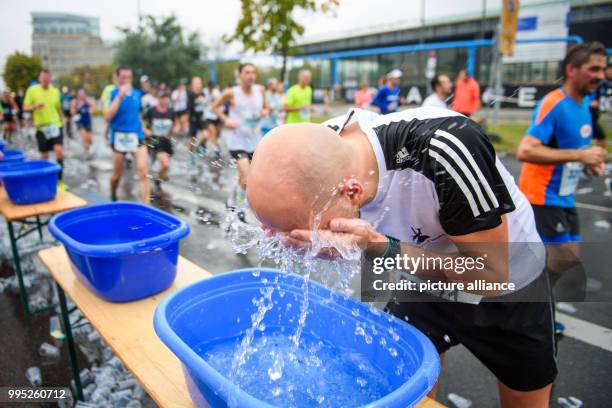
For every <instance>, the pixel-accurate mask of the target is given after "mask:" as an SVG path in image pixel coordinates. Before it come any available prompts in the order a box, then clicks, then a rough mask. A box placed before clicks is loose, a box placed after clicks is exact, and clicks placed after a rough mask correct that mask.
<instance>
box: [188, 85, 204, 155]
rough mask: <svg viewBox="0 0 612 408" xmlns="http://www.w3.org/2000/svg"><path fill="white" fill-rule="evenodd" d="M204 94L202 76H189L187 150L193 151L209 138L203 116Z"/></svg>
mask: <svg viewBox="0 0 612 408" xmlns="http://www.w3.org/2000/svg"><path fill="white" fill-rule="evenodd" d="M206 103H207V100H206V95H205V94H204V88H203V85H202V78H200V77H198V76H194V77H193V78H191V90H190V91H189V92H188V93H187V111H188V113H189V135H190V136H191V140H190V142H189V146H188V148H189V151H190V152H193V151H195V149H197V148H198V147H200V146H201V145H205V144H206V141H207V140H208V138H209V133H208V132H207V128H208V123H207V122H206V118H205V117H204V111H205V110H206Z"/></svg>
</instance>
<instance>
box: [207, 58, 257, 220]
mask: <svg viewBox="0 0 612 408" xmlns="http://www.w3.org/2000/svg"><path fill="white" fill-rule="evenodd" d="M237 74H238V85H235V86H233V87H231V88H226V89H225V91H223V94H221V97H219V99H217V100H216V101H215V103H214V104H213V110H214V111H215V113H216V114H217V116H218V117H219V118H220V119H221V120H222V122H223V125H224V126H225V128H226V134H227V139H226V142H227V147H228V149H229V152H230V155H231V156H232V158H233V159H234V160H236V165H237V167H238V173H239V176H238V184H237V185H236V187H235V188H234V191H233V194H232V195H231V196H230V198H229V200H228V208H230V209H232V210H237V209H238V212H237V214H238V217H239V218H240V219H241V220H243V221H244V213H243V212H242V210H240V209H239V208H240V207H241V206H242V204H243V203H244V201H245V194H244V191H245V189H246V182H247V177H248V174H249V168H250V163H251V159H252V158H253V152H254V151H255V146H257V143H259V141H260V140H261V123H260V121H261V119H262V117H264V116H266V115H268V113H269V112H268V107H267V102H266V96H265V92H264V89H263V87H262V86H261V85H258V84H256V83H255V81H256V79H257V70H256V68H255V65H253V64H251V63H241V64H240V65H239V66H238V70H237ZM226 103H229V105H230V107H229V114H226V113H225V111H224V106H225V104H226Z"/></svg>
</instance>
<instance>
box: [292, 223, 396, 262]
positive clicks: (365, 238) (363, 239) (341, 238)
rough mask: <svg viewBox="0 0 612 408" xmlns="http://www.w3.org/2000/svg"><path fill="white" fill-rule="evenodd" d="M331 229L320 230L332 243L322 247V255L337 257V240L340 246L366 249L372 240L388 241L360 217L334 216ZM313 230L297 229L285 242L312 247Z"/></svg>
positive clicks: (323, 236) (298, 247)
mask: <svg viewBox="0 0 612 408" xmlns="http://www.w3.org/2000/svg"><path fill="white" fill-rule="evenodd" d="M329 228H330V229H329V230H321V231H318V232H317V234H320V235H321V237H322V238H323V239H324V240H325V241H327V242H330V243H331V244H332V246H331V247H327V248H322V250H321V252H320V253H319V256H320V257H323V258H328V259H329V258H331V259H335V258H338V257H340V256H341V255H340V253H339V252H338V251H337V250H336V249H335V248H334V247H333V243H334V242H336V243H337V244H338V246H340V247H349V246H358V247H359V248H360V249H362V250H365V249H366V248H367V247H368V244H370V243H372V242H380V243H384V242H387V237H385V236H384V235H382V234H380V233H378V232H376V231H375V230H374V228H373V227H372V225H370V223H369V222H367V221H364V220H362V219H359V218H334V219H333V220H331V222H330V224H329ZM312 235H313V231H311V230H304V229H296V230H293V231H291V232H290V233H289V234H288V235H287V236H286V237H285V238H284V240H283V241H284V243H285V244H286V245H291V246H293V247H294V248H297V249H303V250H306V249H308V248H310V247H311V244H312V242H311V240H312Z"/></svg>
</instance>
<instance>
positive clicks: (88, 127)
mask: <svg viewBox="0 0 612 408" xmlns="http://www.w3.org/2000/svg"><path fill="white" fill-rule="evenodd" d="M77 128H78V129H79V130H81V129H85V130H86V131H88V132H91V122H89V123H81V122H77Z"/></svg>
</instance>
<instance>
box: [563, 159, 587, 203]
mask: <svg viewBox="0 0 612 408" xmlns="http://www.w3.org/2000/svg"><path fill="white" fill-rule="evenodd" d="M583 168H584V166H583V164H582V163H578V162H569V163H565V165H563V172H562V173H561V184H560V185H559V195H560V196H567V195H571V194H574V191H576V187H577V186H578V182H579V181H580V174H581V173H582V169H583Z"/></svg>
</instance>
